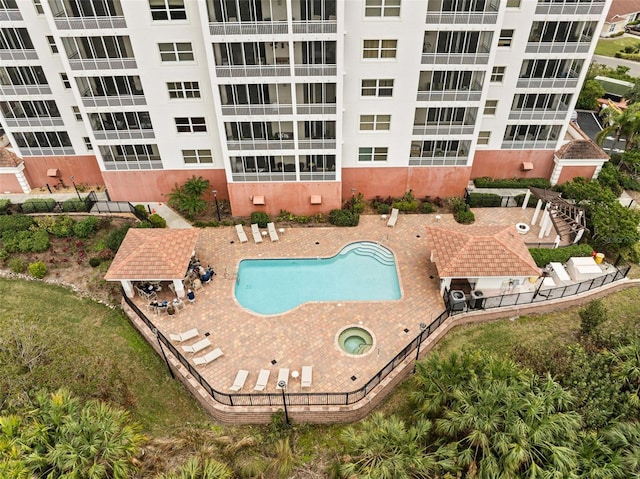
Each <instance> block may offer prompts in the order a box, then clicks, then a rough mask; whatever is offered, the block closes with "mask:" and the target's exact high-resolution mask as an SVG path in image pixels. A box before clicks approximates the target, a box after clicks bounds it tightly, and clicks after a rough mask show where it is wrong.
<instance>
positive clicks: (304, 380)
mask: <svg viewBox="0 0 640 479" xmlns="http://www.w3.org/2000/svg"><path fill="white" fill-rule="evenodd" d="M312 376H313V369H312V367H311V366H302V377H301V378H300V387H301V388H310V387H311V380H312Z"/></svg>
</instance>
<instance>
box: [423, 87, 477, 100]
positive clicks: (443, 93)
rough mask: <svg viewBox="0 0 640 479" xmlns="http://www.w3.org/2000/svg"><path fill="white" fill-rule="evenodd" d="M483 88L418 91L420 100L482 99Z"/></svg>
mask: <svg viewBox="0 0 640 479" xmlns="http://www.w3.org/2000/svg"><path fill="white" fill-rule="evenodd" d="M481 97H482V90H477V89H476V88H474V89H472V90H433V91H431V90H430V91H418V97H417V100H418V101H480V98H481Z"/></svg>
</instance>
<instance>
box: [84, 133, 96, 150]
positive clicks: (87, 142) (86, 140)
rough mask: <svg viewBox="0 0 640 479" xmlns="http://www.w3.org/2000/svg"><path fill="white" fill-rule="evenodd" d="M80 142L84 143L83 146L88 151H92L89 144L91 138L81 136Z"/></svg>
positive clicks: (91, 146)
mask: <svg viewBox="0 0 640 479" xmlns="http://www.w3.org/2000/svg"><path fill="white" fill-rule="evenodd" d="M82 141H84V146H85V147H86V148H87V150H88V151H92V150H93V145H92V144H91V138H89V137H88V136H83V137H82Z"/></svg>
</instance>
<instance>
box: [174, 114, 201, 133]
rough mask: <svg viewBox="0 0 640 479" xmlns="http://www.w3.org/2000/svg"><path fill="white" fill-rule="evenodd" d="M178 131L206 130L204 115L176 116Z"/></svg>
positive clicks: (193, 131) (199, 131) (196, 131)
mask: <svg viewBox="0 0 640 479" xmlns="http://www.w3.org/2000/svg"><path fill="white" fill-rule="evenodd" d="M175 120H176V128H177V130H178V133H202V132H206V131H207V125H206V123H205V121H204V117H202V116H199V117H198V116H196V117H179V118H176V119H175Z"/></svg>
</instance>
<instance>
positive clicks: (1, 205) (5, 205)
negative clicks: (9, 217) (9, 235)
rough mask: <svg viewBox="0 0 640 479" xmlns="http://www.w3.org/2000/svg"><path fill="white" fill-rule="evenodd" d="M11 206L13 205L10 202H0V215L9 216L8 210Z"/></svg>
mask: <svg viewBox="0 0 640 479" xmlns="http://www.w3.org/2000/svg"><path fill="white" fill-rule="evenodd" d="M10 204H11V201H10V200H0V215H6V214H7V210H8V209H9V205H10Z"/></svg>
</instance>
